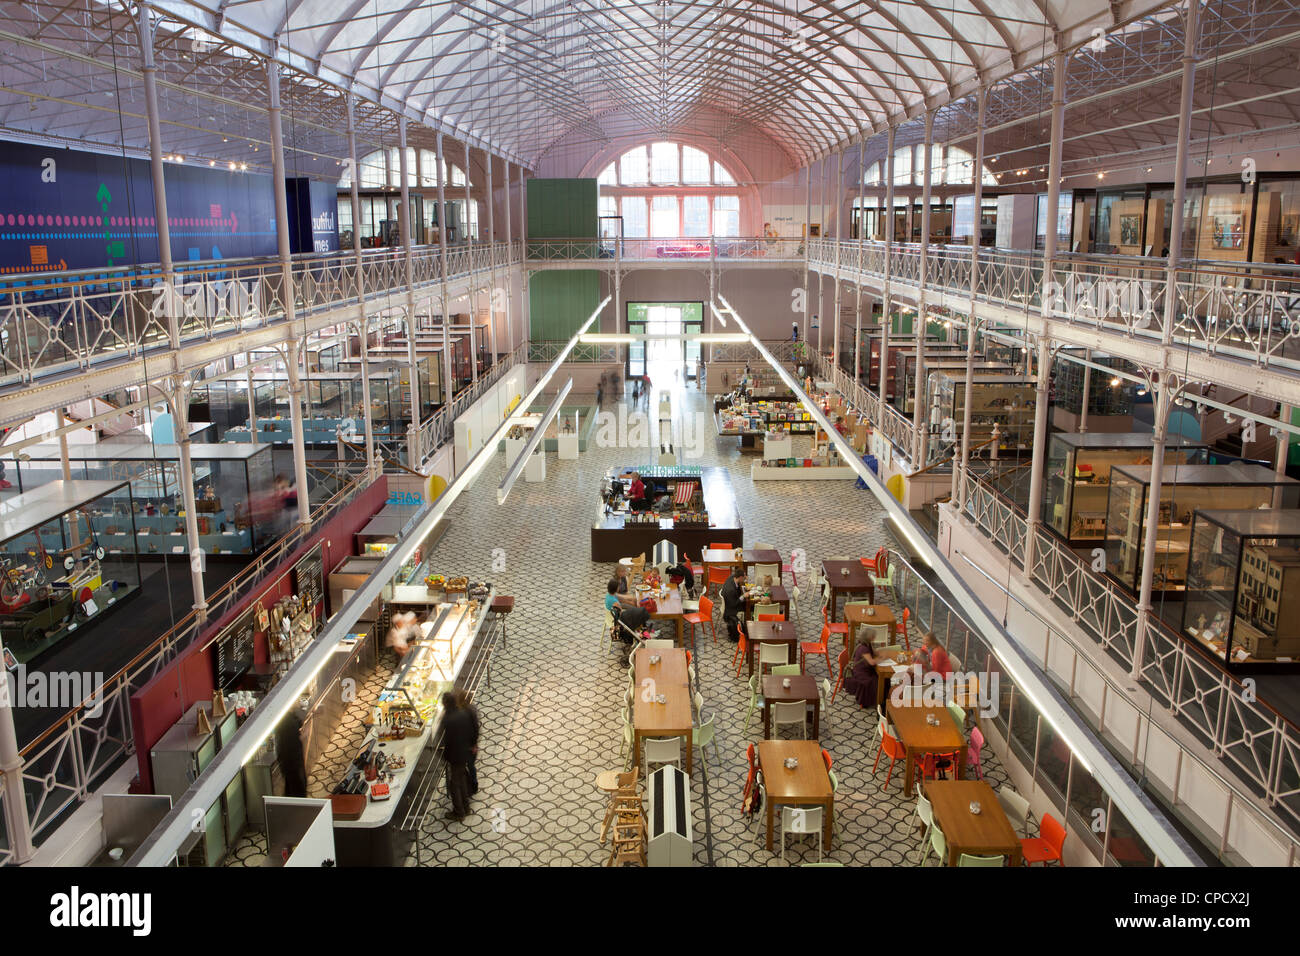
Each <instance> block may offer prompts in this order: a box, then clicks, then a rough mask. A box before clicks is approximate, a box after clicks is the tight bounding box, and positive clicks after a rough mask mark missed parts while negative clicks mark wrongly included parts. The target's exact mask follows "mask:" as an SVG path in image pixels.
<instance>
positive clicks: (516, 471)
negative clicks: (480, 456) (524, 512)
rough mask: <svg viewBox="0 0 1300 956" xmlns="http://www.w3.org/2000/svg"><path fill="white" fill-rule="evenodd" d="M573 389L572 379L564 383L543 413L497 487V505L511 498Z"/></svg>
mask: <svg viewBox="0 0 1300 956" xmlns="http://www.w3.org/2000/svg"><path fill="white" fill-rule="evenodd" d="M572 388H573V379H572V378H570V379H569V380H568V381H567V382H565V383H564V387H563V388H561V389H560V391H559V392H558V393H557V394H556V396H555V398H553V399H552V400H551V404H550V405H548V406H546V411H544V412H542V420H541V421H540V422H538V423H537V427H536V428H534V429H533V433H532V434H531V435H529V436H528V441H527V442H525V443H524V447H523V450H522V451H520V452H519V456H518V457H517V458H516V459H515V460H514V461H513V462H512V463H511V465H510V468H509V470H508V471H506V476H505V477H504V478H502V479H501V484H499V485H497V504H499V505H503V504H505V503H506V499H507V498H509V497H510V489H511V488H513V487H514V486H515V481H516V480H517V479H518V478H519V476H520V475H521V474H523V471H524V468H525V467H526V466H527V465H528V459H529V458H531V457H532V454H533V451H534V450H535V449H536V448H537V446H538V444H539V443H540V442H541V440H542V436H543V435H544V434H545V432H546V426H547V425H549V424H550V423H551V422H552V421H553V420H554V419H555V416H556V415H558V414H560V408H561V406H563V405H564V400H565V399H566V398H568V397H569V391H570V389H572Z"/></svg>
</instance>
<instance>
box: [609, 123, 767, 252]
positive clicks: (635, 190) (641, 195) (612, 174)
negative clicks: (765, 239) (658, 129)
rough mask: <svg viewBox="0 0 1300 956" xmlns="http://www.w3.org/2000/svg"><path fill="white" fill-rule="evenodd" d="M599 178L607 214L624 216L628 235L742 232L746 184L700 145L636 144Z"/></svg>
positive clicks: (730, 233) (705, 234)
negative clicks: (742, 190)
mask: <svg viewBox="0 0 1300 956" xmlns="http://www.w3.org/2000/svg"><path fill="white" fill-rule="evenodd" d="M597 182H598V183H599V184H600V215H601V217H603V218H610V219H612V218H616V217H622V220H623V222H622V230H623V235H624V236H625V237H626V238H629V239H635V238H647V237H648V238H673V237H676V236H691V237H700V238H703V237H706V236H719V237H725V236H738V235H740V196H741V186H740V184H739V183H738V182H737V181H736V177H735V176H733V175H732V174H731V172H730V170H728V169H727V168H726V166H724V165H723V164H722V162H721V161H720V160H718V159H717V158H715V157H713V156H711V155H709V153H707V152H705V151H704V150H702V149H698V148H696V147H694V146H687V145H686V144H684V143H674V142H668V141H661V142H656V143H649V144H647V145H644V146H636V147H634V148H632V149H629V150H628V151H627V152H626V153H624V154H623V155H621V156H619V157H618V158H617V159H616V160H614V161H613V162H612V163H610V164H609V165H608V166H606V167H605V168H604V169H603V170H601V172H600V175H599V176H598V177H597Z"/></svg>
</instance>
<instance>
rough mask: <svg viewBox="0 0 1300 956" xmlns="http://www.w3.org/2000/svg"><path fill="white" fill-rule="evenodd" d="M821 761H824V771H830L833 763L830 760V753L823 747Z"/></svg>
mask: <svg viewBox="0 0 1300 956" xmlns="http://www.w3.org/2000/svg"><path fill="white" fill-rule="evenodd" d="M822 759H823V760H825V761H826V769H827V770H830V769H831V767H832V766H833V765H834V763H835V761H834V760H832V759H831V752H830V751H829V750H827V749H826V748H825V747H823V748H822Z"/></svg>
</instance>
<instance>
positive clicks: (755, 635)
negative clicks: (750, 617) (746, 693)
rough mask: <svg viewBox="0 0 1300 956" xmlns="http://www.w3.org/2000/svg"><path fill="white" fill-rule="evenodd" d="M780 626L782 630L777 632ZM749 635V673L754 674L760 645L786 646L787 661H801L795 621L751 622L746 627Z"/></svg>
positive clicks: (747, 656) (747, 641) (747, 654)
mask: <svg viewBox="0 0 1300 956" xmlns="http://www.w3.org/2000/svg"><path fill="white" fill-rule="evenodd" d="M777 625H780V627H781V630H779V631H778V630H777V629H776V628H777ZM745 629H746V631H747V632H748V634H749V637H748V638H747V639H746V642H745V643H746V647H745V658H746V659H747V660H748V661H749V673H751V674H752V673H754V660H755V659H756V658H757V657H758V645H759V644H784V645H785V646H786V652H785V654H786V657H785V659H786V660H787V661H789V662H790V663H791V664H793V663H795V662H796V661H798V660H799V633H798V631H797V630H796V629H795V626H794V622H793V621H750V622H749V623H748V624H746V625H745Z"/></svg>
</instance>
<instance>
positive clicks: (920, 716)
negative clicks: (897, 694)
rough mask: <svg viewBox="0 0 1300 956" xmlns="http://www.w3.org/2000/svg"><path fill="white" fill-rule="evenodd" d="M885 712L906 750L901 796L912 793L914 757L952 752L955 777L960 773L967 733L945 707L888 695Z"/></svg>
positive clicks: (961, 772)
mask: <svg viewBox="0 0 1300 956" xmlns="http://www.w3.org/2000/svg"><path fill="white" fill-rule="evenodd" d="M888 712H889V722H890V723H891V724H893V725H894V730H895V731H896V732H897V734H898V742H899V743H900V744H902V745H903V749H904V750H906V751H907V766H906V767H904V775H903V795H904V796H907V797H910V796H911V795H912V778H913V776H915V773H916V761H917V758H918V757H919V758H921V759H924V758H925V755H926V754H950V753H954V752H955V753H956V754H957V759H956V760H955V761H953V763H954V767H953V770H954V772H955V773H956V775H957V777H958V778H960V777H961V776H962V774H963V772H964V770H965V767H966V737H965V735H964V734H963V733H962V732H961V730H960V729H959V728H958V727H957V723H956V721H954V720H953V719H952V714H950V713H949V712H948V708H947V707H945V706H943V705H942V704H940V705H938V706H930V705H927V704H922V703H919V702H916V703H913V702H911V701H908V702H906V703H900V702H899V701H897V700H895V699H894V698H893V697H892V696H891V697H890V699H889V705H888ZM927 714H933V715H934V716H935V717H937V718H938V719H939V724H938V726H931V725H930V724H928V723H926V720H925V718H926V715H927ZM945 832H946V831H945Z"/></svg>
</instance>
